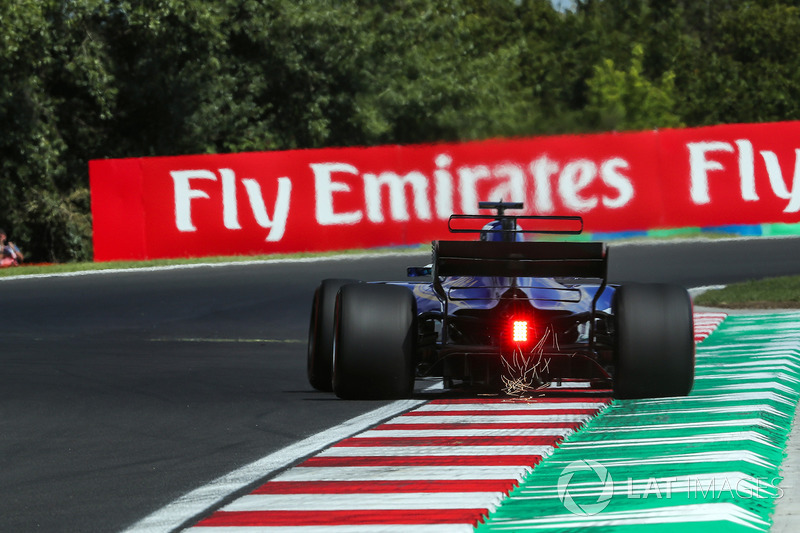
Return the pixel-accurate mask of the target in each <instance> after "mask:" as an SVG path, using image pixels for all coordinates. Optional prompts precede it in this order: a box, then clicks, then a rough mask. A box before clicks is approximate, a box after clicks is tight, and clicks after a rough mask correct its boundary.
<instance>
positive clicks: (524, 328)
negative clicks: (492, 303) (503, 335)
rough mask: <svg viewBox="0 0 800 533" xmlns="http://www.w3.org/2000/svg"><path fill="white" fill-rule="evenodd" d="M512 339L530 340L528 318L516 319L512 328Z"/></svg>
mask: <svg viewBox="0 0 800 533" xmlns="http://www.w3.org/2000/svg"><path fill="white" fill-rule="evenodd" d="M511 340H513V341H514V342H528V321H527V320H514V322H513V324H512V328H511Z"/></svg>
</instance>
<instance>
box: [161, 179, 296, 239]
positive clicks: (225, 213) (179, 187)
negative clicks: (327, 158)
mask: <svg viewBox="0 0 800 533" xmlns="http://www.w3.org/2000/svg"><path fill="white" fill-rule="evenodd" d="M219 175H220V177H221V189H222V191H221V192H222V222H223V225H224V226H225V227H226V228H227V229H229V230H239V229H242V226H241V224H240V223H239V207H238V203H237V199H236V187H237V185H236V174H235V173H234V172H233V170H231V169H229V168H221V169H219ZM170 176H172V181H173V183H174V188H175V227H176V228H177V229H178V231H182V232H193V231H197V227H196V226H195V225H194V223H193V222H192V200H196V199H206V200H208V199H210V198H211V197H210V196H209V194H208V193H207V192H206V191H204V190H201V189H193V188H192V184H191V180H198V179H199V180H211V181H215V182H216V181H217V175H216V174H214V172H212V171H210V170H205V169H201V170H174V171H172V172H170ZM241 182H242V185H244V188H245V191H246V192H247V197H248V199H249V200H250V209H251V211H252V213H253V217H254V219H255V221H256V223H257V224H258V225H259V226H261V227H262V228H264V229H268V230H269V233H268V234H267V238H266V240H267V241H269V242H275V241H280V240H281V238H282V237H283V234H284V231H285V230H286V220H287V219H288V218H289V204H290V200H291V193H292V180H290V179H289V178H278V194H277V197H276V199H275V206H274V209H273V211H272V213H273V215H272V218H270V217H269V215H268V214H267V207H266V202H265V201H264V196H263V194H262V192H261V186H260V185H259V183H258V181H256V180H254V179H250V178H244V179H242V180H241Z"/></svg>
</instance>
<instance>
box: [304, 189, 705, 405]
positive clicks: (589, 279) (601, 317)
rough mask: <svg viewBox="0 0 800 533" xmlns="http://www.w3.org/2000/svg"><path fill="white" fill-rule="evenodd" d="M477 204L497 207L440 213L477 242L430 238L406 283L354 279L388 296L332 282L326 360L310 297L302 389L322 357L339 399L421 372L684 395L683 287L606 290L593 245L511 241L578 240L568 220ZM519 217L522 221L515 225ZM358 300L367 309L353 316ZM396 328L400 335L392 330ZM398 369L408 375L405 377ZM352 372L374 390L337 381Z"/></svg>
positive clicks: (690, 351) (576, 223) (449, 380)
mask: <svg viewBox="0 0 800 533" xmlns="http://www.w3.org/2000/svg"><path fill="white" fill-rule="evenodd" d="M480 207H481V208H483V209H494V210H496V211H497V214H496V215H493V216H490V217H485V216H482V215H453V216H452V217H451V219H450V223H449V226H450V229H451V231H453V232H456V233H471V232H475V233H478V234H480V236H481V240H478V241H464V240H440V241H434V242H433V243H432V263H431V265H428V266H426V267H412V268H409V269H408V274H409V276H411V277H412V278H418V277H420V276H423V277H425V278H427V277H428V276H429V277H430V279H429V280H428V279H424V280H414V281H405V282H400V281H396V282H381V283H378V284H360V285H389V286H394V287H395V288H396V289H392V290H390V289H379V288H369V287H360V288H347V287H351V286H352V285H353V284H352V283H348V282H344V281H343V282H342V283H340V284H339V286H338V288H336V299H335V302H334V303H333V304H332V305H333V308H332V313H333V324H332V329H333V330H332V332H331V333H330V342H328V344H330V350H331V352H332V353H330V355H329V357H330V363H328V360H327V359H325V357H327V356H328V354H324V353H319V352H320V349H319V346H321V345H323V344H325V342H321V339H323V338H326V336H327V335H328V334H327V332H325V331H320V320H319V317H320V316H321V315H320V313H322V312H323V310H322V309H320V301H319V299H318V298H317V296H315V303H314V309H313V310H312V323H311V328H310V332H309V378H310V380H311V381H312V384H315V382H314V377H313V376H312V373H313V368H312V367H314V366H315V365H316V368H317V371H318V370H319V368H320V367H321V366H324V365H330V367H331V383H332V388H333V390H334V392H336V393H337V394H338V395H339V396H341V397H345V398H361V397H383V396H386V397H402V396H406V395H407V394H408V391H409V384H408V380H409V379H412V380H413V377H429V376H439V377H441V378H442V379H443V380H444V385H445V387H447V388H450V389H453V388H464V389H471V390H475V389H477V390H484V391H491V392H498V393H502V392H504V393H507V394H514V395H520V394H526V393H530V392H531V391H534V390H537V389H540V388H542V387H546V386H548V385H549V384H552V383H559V382H563V381H564V380H574V381H581V382H583V383H584V384H588V385H589V386H594V387H601V388H613V389H614V391H615V394H616V395H617V396H618V397H648V396H670V395H682V394H687V393H688V392H689V389H690V388H691V383H692V380H693V369H694V343H693V334H692V313H691V302H690V300H689V298H688V294H686V291H685V290H684V289H682V288H680V287H674V286H666V285H644V286H630V287H625V288H623V289H622V293H623V294H622V295H620V294H618V293H620V290H621V287H620V286H619V285H614V284H609V283H608V281H607V279H608V275H607V270H608V249H607V247H606V245H605V244H604V243H598V242H545V241H538V240H533V241H527V240H525V236H526V234H530V233H558V234H579V233H580V232H581V231H582V229H583V222H582V220H581V219H580V218H578V217H539V216H514V215H506V214H505V211H506V210H508V209H520V208H522V205H521V204H515V203H481V205H480ZM526 225H527V226H532V229H531V228H529V229H523V227H524V226H526ZM401 289H402V290H404V291H406V292H410V293H411V294H412V295H413V301H412V300H410V299H409V298H408V296H407V295H405V294H402V293H401ZM319 290H322V286H321V289H319ZM319 290H318V292H319ZM379 292H382V293H386V294H385V295H383V294H381V295H379V294H378V293H379ZM390 292H391V294H390ZM329 299H330V297H329ZM359 302H364V303H365V305H366V307H369V309H366V310H362V308H361V307H359ZM367 302H372V303H367ZM392 302H395V303H392ZM323 303H324V302H323ZM327 305H329V306H330V305H331V303H327ZM395 308H402V309H403V311H401V312H400V315H401V317H400V322H401V323H402V324H401V325H398V326H394V325H391V324H389V323H388V322H391V319H390V320H388V321H387V323H383V322H380V321H378V322H376V321H375V320H376V317H378V319H379V320H380V317H382V316H386V317H388V316H389V315H392V314H394V309H395ZM409 314H411V315H413V316H412V317H411V318H410V319H408V317H405V315H409ZM315 316H316V317H317V318H315ZM329 322H330V321H329ZM329 327H330V326H329ZM367 329H369V330H371V331H370V332H367V331H365V330H367ZM405 329H408V330H410V331H409V332H408V335H406V336H403V330H405ZM375 332H377V336H375V335H373V333H375ZM365 335H367V336H369V335H372V336H370V337H369V339H367V337H364V336H365ZM383 338H386V339H390V338H393V339H396V340H395V341H394V342H393V343H392V342H390V344H392V347H397V348H398V349H397V350H396V353H393V354H392V355H383V354H382V350H381V349H379V348H377V347H374V348H373V347H371V346H369V345H370V344H375V343H376V342H381V339H383ZM355 339H360V341H361V342H360V344H359V343H356V342H354V340H355ZM337 341H341V343H340V342H337ZM342 343H343V344H342ZM339 344H341V346H345V348H342V347H341V346H339ZM395 345H402V346H403V347H402V348H400V347H399V346H395ZM389 351H390V352H391V350H389ZM401 359H402V360H404V364H402V365H399V364H398V365H397V366H395V367H392V366H391V364H389V365H388V367H387V368H393V369H394V370H388V369H386V368H384V367H383V366H382V364H376V363H390V360H391V361H395V362H399V361H400V360H401ZM321 361H322V362H321ZM408 367H411V368H412V369H413V377H411V378H409V376H408V375H406V374H405V372H406V370H405V369H406V368H408ZM337 368H338V369H339V372H338V375H339V379H338V380H337ZM362 370H363V372H362ZM355 374H358V379H361V380H367V381H370V382H371V381H377V383H378V384H376V385H358V384H357V383H358V380H356V379H353V380H349V379H348V376H353V377H354V378H355ZM392 374H400V376H399V377H397V376H394V375H392ZM325 379H326V378H325V377H323V378H322V380H320V379H319V377H318V376H317V380H316V382H317V383H316V384H315V386H316V387H317V388H321V389H323V390H327V387H326V386H324V385H326V383H324V381H325ZM320 381H322V382H323V386H318V385H319V382H320ZM398 382H399V383H400V385H397V383H398ZM664 382H666V383H667V384H666V385H664ZM337 383H339V384H340V386H338V387H337ZM348 383H349V384H348Z"/></svg>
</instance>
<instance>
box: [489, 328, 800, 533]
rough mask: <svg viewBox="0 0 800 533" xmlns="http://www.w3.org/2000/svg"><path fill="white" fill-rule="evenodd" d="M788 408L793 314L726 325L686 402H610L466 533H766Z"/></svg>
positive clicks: (796, 335)
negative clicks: (585, 531)
mask: <svg viewBox="0 0 800 533" xmlns="http://www.w3.org/2000/svg"><path fill="white" fill-rule="evenodd" d="M798 400H800V315H798V314H773V315H760V316H735V317H728V318H727V319H726V320H725V321H724V322H723V323H722V324H721V325H720V327H719V328H718V329H717V330H716V331H715V333H714V334H713V335H711V336H710V337H709V338H708V339H707V340H706V341H705V342H703V343H701V344H700V345H699V346H698V352H697V370H696V380H695V386H694V390H693V391H692V394H691V395H690V396H688V397H686V398H665V399H657V400H632V401H619V400H615V401H614V402H612V404H611V405H610V406H609V407H608V408H607V409H606V410H605V411H603V412H602V413H601V414H600V415H598V416H597V417H595V418H594V419H592V420H591V421H590V422H589V423H588V424H587V425H586V426H585V427H584V428H582V429H581V430H580V431H577V432H576V433H573V434H572V435H570V437H569V438H568V439H567V440H566V441H565V442H564V443H562V444H561V446H560V447H559V448H558V449H556V450H555V452H554V453H553V454H552V455H550V456H549V457H548V458H547V459H545V460H544V461H543V462H542V463H541V464H539V465H538V466H537V467H536V468H535V469H534V470H533V471H532V472H531V473H530V474H529V475H528V476H527V477H526V478H525V479H524V480H523V481H522V482H521V484H520V486H519V487H518V488H516V489H515V490H514V491H513V492H512V493H511V494H510V495H509V497H508V498H507V499H506V500H504V501H503V502H502V503H501V504H500V506H499V507H498V508H497V509H496V510H495V511H494V512H492V513H491V514H490V515H489V517H488V518H487V519H486V521H485V523H482V524H479V525H478V526H477V527H476V531H478V532H481V533H483V532H493V531H573V530H579V529H580V530H582V529H593V530H595V531H603V532H604V533H605V532H609V531H624V532H629V531H648V532H651V531H657V532H659V531H664V532H672V531H675V530H680V531H682V532H693V531H701V532H702V533H708V532H710V531H725V532H728V531H734V532H735V531H768V530H769V527H770V525H771V519H770V513H771V512H772V510H773V508H774V504H775V500H776V499H777V498H779V497H780V496H781V495H782V490H781V489H780V485H779V477H778V475H779V468H780V464H781V462H782V460H783V454H784V449H785V447H786V440H787V438H788V434H789V430H790V428H791V424H792V420H793V418H794V413H795V409H796V407H797V403H798Z"/></svg>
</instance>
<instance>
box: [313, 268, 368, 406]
mask: <svg viewBox="0 0 800 533" xmlns="http://www.w3.org/2000/svg"><path fill="white" fill-rule="evenodd" d="M348 283H358V281H357V280H354V279H326V280H323V281H322V283H320V285H319V287H318V288H317V290H316V291H315V292H314V300H313V303H312V305H311V320H310V322H309V327H308V359H307V371H308V382H309V383H310V384H311V386H312V387H314V388H315V389H317V390H319V391H325V392H331V391H332V390H333V384H332V382H331V380H332V377H333V326H334V313H335V308H336V293H338V292H339V288H340V287H342V285H346V284H348Z"/></svg>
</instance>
